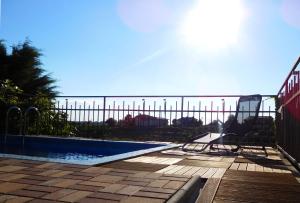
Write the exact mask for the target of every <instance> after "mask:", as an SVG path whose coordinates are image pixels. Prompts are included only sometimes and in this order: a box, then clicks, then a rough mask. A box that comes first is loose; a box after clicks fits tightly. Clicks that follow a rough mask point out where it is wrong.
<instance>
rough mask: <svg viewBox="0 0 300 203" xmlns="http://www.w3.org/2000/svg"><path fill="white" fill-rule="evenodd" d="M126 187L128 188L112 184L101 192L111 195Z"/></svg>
mask: <svg viewBox="0 0 300 203" xmlns="http://www.w3.org/2000/svg"><path fill="white" fill-rule="evenodd" d="M124 187H126V185H122V184H112V185H109V186H107V187H105V188H103V189H101V190H100V192H110V193H116V192H118V191H119V190H121V189H123V188H124Z"/></svg>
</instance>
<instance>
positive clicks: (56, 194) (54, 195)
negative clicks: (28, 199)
mask: <svg viewBox="0 0 300 203" xmlns="http://www.w3.org/2000/svg"><path fill="white" fill-rule="evenodd" d="M76 191H77V190H72V189H61V190H58V191H56V192H53V193H50V194H47V195H45V196H43V197H42V198H43V199H50V200H58V199H60V198H62V197H64V196H66V195H69V194H71V193H73V192H76Z"/></svg>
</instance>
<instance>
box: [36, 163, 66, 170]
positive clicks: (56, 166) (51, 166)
mask: <svg viewBox="0 0 300 203" xmlns="http://www.w3.org/2000/svg"><path fill="white" fill-rule="evenodd" d="M59 167H60V165H59V164H57V163H44V164H41V165H38V166H36V168H48V169H56V168H59Z"/></svg>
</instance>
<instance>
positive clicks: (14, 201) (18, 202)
mask: <svg viewBox="0 0 300 203" xmlns="http://www.w3.org/2000/svg"><path fill="white" fill-rule="evenodd" d="M30 200H32V198H30V197H19V196H14V198H11V199H8V200H6V201H5V203H23V202H28V201H30Z"/></svg>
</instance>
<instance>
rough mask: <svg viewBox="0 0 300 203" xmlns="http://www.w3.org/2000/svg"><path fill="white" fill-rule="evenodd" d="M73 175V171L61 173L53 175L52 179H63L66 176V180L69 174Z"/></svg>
mask: <svg viewBox="0 0 300 203" xmlns="http://www.w3.org/2000/svg"><path fill="white" fill-rule="evenodd" d="M72 173H73V171H59V172H57V173H53V174H51V175H50V177H56V178H58V177H63V176H64V178H67V177H65V176H67V175H69V174H72Z"/></svg>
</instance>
